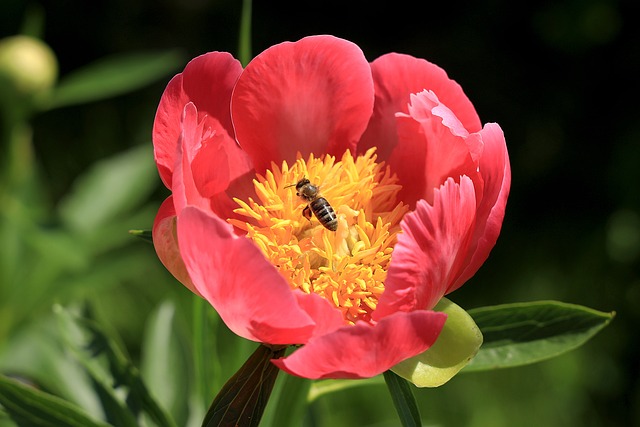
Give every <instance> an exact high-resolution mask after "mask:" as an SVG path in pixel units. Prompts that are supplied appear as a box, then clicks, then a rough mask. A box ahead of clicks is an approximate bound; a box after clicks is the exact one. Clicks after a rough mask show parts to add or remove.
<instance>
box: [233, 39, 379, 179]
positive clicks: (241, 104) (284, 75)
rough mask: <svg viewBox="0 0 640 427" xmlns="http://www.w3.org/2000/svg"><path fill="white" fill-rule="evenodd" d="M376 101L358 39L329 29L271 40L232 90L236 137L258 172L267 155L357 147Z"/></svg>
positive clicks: (287, 155)
mask: <svg viewBox="0 0 640 427" xmlns="http://www.w3.org/2000/svg"><path fill="white" fill-rule="evenodd" d="M372 109H373V82H372V79H371V70H370V68H369V64H368V63H367V61H366V59H365V57H364V55H363V53H362V51H361V50H360V48H358V46H356V45H355V44H353V43H351V42H348V41H346V40H342V39H339V38H335V37H331V36H313V37H306V38H303V39H302V40H300V41H298V42H294V43H291V42H287V43H282V44H279V45H276V46H273V47H271V48H269V49H267V50H265V51H264V52H262V53H261V54H260V55H258V56H257V57H256V58H254V59H253V61H251V63H249V65H248V66H247V68H246V70H245V71H244V72H243V73H242V75H241V76H240V79H239V80H238V83H237V84H236V87H235V90H234V92H233V98H232V101H231V112H232V117H233V124H234V126H235V130H236V137H237V139H238V141H239V142H240V146H241V147H242V149H243V150H245V151H246V152H247V153H248V154H249V156H250V157H251V159H252V160H253V163H254V165H255V167H256V170H257V171H258V172H264V170H265V169H267V168H269V167H270V166H271V162H272V161H273V162H276V163H277V164H280V162H281V161H282V160H286V161H288V162H291V161H294V160H295V158H296V152H298V151H299V152H300V153H302V156H303V157H307V156H308V155H309V154H310V153H315V154H316V155H320V154H324V153H329V154H332V155H336V156H341V155H342V154H343V153H344V151H346V150H347V149H354V148H355V145H356V143H357V141H358V140H359V139H360V136H361V135H362V132H363V131H364V129H365V127H366V126H367V122H368V120H369V117H370V116H371V111H372Z"/></svg>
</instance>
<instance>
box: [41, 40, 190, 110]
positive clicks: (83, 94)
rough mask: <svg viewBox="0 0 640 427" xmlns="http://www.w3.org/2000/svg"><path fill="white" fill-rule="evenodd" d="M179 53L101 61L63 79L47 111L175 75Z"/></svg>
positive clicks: (161, 53)
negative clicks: (173, 73)
mask: <svg viewBox="0 0 640 427" xmlns="http://www.w3.org/2000/svg"><path fill="white" fill-rule="evenodd" d="M183 62H184V59H183V55H182V54H180V53H179V52H177V51H166V52H139V53H134V54H126V55H119V56H114V57H111V58H105V59H101V60H99V61H96V62H95V63H93V64H90V65H87V66H86V67H84V68H82V69H80V70H77V71H75V72H73V73H71V74H69V75H68V76H66V77H65V78H63V79H62V81H61V82H60V84H59V85H58V87H57V88H55V89H54V91H53V93H52V96H51V98H50V99H49V102H48V103H47V104H46V105H44V109H54V108H60V107H64V106H68V105H76V104H84V103H87V102H92V101H98V100H101V99H106V98H111V97H114V96H118V95H122V94H125V93H128V92H133V91H135V90H137V89H140V88H142V87H144V86H147V85H149V84H151V83H153V82H155V81H157V80H159V79H161V78H163V77H165V76H167V75H169V74H171V73H172V72H174V71H175V70H176V69H177V68H178V67H179V66H180V65H181V64H182V63H183Z"/></svg>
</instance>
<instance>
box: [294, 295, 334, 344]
mask: <svg viewBox="0 0 640 427" xmlns="http://www.w3.org/2000/svg"><path fill="white" fill-rule="evenodd" d="M294 295H295V297H296V298H297V299H298V304H300V308H302V309H303V310H304V311H306V312H307V314H308V315H309V316H310V317H311V318H312V319H313V320H314V321H315V323H316V328H315V329H314V331H313V336H314V337H315V336H319V335H325V334H328V333H330V332H333V331H335V330H336V329H338V328H341V327H343V326H344V324H345V321H344V317H342V313H341V312H340V310H337V309H336V308H335V306H334V305H332V304H331V303H329V301H327V300H326V299H324V298H322V297H321V296H320V295H318V294H305V293H304V292H300V291H296V292H294Z"/></svg>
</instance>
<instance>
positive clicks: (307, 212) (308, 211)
mask: <svg viewBox="0 0 640 427" xmlns="http://www.w3.org/2000/svg"><path fill="white" fill-rule="evenodd" d="M311 215H312V214H311V208H310V207H309V205H307V206H306V207H305V208H304V210H303V211H302V216H303V217H305V218H307V219H308V220H309V221H311Z"/></svg>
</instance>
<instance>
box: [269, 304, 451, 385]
mask: <svg viewBox="0 0 640 427" xmlns="http://www.w3.org/2000/svg"><path fill="white" fill-rule="evenodd" d="M445 320H446V315H445V314H444V313H436V312H434V311H426V310H422V311H414V312H411V313H396V314H394V315H391V316H388V317H385V318H384V319H382V320H381V321H380V322H379V323H377V324H376V325H372V324H369V323H365V322H359V323H357V324H356V325H354V326H345V327H342V328H340V329H338V330H337V331H335V332H333V333H331V334H328V335H324V336H320V337H316V338H312V339H311V340H310V341H309V342H308V343H307V344H306V345H305V346H303V347H302V348H300V349H298V350H296V351H295V352H294V353H293V354H292V355H291V356H289V357H287V358H284V359H277V360H274V361H273V363H275V364H276V365H277V366H278V367H279V368H280V369H282V370H284V371H285V372H288V373H289V374H292V375H297V376H300V377H304V378H311V379H321V378H370V377H373V376H375V375H378V374H380V373H382V372H384V371H386V370H388V369H389V368H391V367H392V366H394V365H396V364H397V363H399V362H401V361H402V360H405V359H407V358H409V357H413V356H415V355H416V354H420V353H422V352H424V351H425V350H426V349H428V348H429V347H430V346H431V345H432V344H433V343H434V342H435V340H436V339H437V338H438V334H439V333H440V330H441V329H442V327H443V325H444V323H445Z"/></svg>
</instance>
